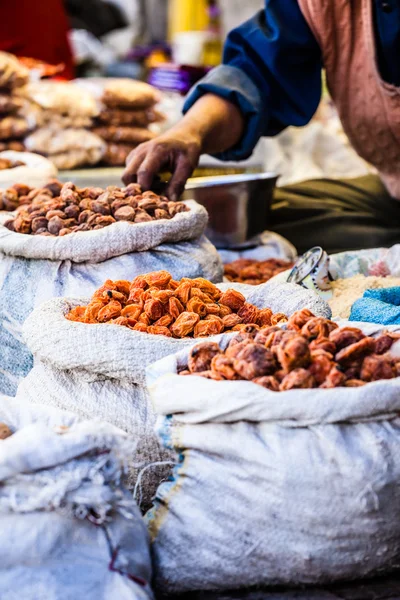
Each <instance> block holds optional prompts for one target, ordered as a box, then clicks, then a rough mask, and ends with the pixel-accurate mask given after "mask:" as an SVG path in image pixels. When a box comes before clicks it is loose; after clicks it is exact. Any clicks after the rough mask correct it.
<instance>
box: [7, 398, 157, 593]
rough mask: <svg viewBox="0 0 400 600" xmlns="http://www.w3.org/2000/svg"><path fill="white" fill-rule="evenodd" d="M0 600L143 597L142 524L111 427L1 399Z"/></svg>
mask: <svg viewBox="0 0 400 600" xmlns="http://www.w3.org/2000/svg"><path fill="white" fill-rule="evenodd" d="M0 421H2V422H5V423H6V424H7V425H8V426H9V427H10V429H11V430H12V431H13V432H14V433H13V435H12V436H11V437H10V438H8V439H6V440H4V441H2V442H0V444H1V449H0V525H1V532H2V536H1V537H2V543H1V547H0V587H1V598H2V600H15V599H16V598H17V597H18V598H30V599H31V600H39V599H40V600H76V598H87V599H88V600H114V599H115V598H118V599H121V600H151V599H152V598H153V595H152V592H151V589H150V585H149V582H150V580H151V561H150V552H149V539H148V534H147V531H146V527H145V524H144V523H143V521H142V518H141V515H140V512H139V510H138V508H137V506H136V505H135V503H134V501H133V499H132V497H131V495H130V494H129V493H128V492H127V490H126V489H125V488H124V485H123V477H124V471H125V464H126V462H127V459H128V457H129V456H130V454H131V452H132V446H133V445H134V442H133V441H132V440H129V439H128V438H127V436H126V434H124V433H123V432H121V431H119V430H118V429H116V428H115V427H113V426H111V425H109V424H106V423H100V422H95V421H92V422H79V420H78V419H77V418H76V417H74V416H73V415H71V414H68V413H64V412H62V411H59V410H55V409H51V408H48V407H39V406H37V407H33V406H30V405H29V404H26V403H24V402H17V401H16V400H15V398H12V399H11V398H8V399H7V398H5V397H2V398H1V402H0Z"/></svg>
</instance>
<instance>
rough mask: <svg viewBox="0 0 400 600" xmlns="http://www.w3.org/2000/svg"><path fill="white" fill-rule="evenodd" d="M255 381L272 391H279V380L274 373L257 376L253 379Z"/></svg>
mask: <svg viewBox="0 0 400 600" xmlns="http://www.w3.org/2000/svg"><path fill="white" fill-rule="evenodd" d="M252 381H253V383H256V384H257V385H261V386H262V387H264V388H266V389H267V390H271V392H279V381H278V380H277V379H276V377H274V376H273V375H265V376H264V377H256V378H255V379H253V380H252Z"/></svg>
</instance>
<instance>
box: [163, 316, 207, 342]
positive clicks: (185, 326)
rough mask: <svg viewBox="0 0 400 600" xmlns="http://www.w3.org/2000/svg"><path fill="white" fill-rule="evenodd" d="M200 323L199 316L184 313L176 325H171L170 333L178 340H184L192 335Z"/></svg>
mask: <svg viewBox="0 0 400 600" xmlns="http://www.w3.org/2000/svg"><path fill="white" fill-rule="evenodd" d="M199 321H200V317H199V315H197V314H196V313H192V312H187V311H185V312H183V313H181V314H180V315H179V317H178V318H177V319H176V321H175V323H173V325H171V327H170V331H171V333H172V335H173V336H175V337H177V338H183V337H186V336H187V335H189V334H190V333H192V331H193V329H194V328H195V326H196V325H197V323H198V322H199Z"/></svg>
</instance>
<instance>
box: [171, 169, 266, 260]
mask: <svg viewBox="0 0 400 600" xmlns="http://www.w3.org/2000/svg"><path fill="white" fill-rule="evenodd" d="M277 179H278V175H277V174H275V173H247V174H239V175H222V176H215V177H198V178H195V179H189V181H188V182H187V184H186V188H185V192H184V195H183V199H184V200H189V199H194V200H196V201H197V202H198V203H199V204H202V205H203V206H204V207H205V208H206V209H207V211H208V214H209V217H210V219H209V223H208V228H207V231H206V234H207V237H208V238H209V239H210V241H211V242H212V243H213V244H214V245H215V246H216V247H217V248H235V247H237V246H243V244H244V243H245V242H246V241H247V240H249V239H251V238H252V237H254V236H255V235H257V234H259V233H261V232H262V231H264V230H265V229H266V227H267V226H268V217H269V212H270V206H271V202H272V198H273V193H274V189H275V185H276V181H277Z"/></svg>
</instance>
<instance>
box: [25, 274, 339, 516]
mask: <svg viewBox="0 0 400 600" xmlns="http://www.w3.org/2000/svg"><path fill="white" fill-rule="evenodd" d="M230 287H234V288H236V290H238V289H239V290H240V291H241V292H243V294H242V293H240V292H238V291H229V288H230ZM222 290H224V291H222ZM226 290H228V291H226ZM304 305H305V306H308V307H309V308H310V309H311V310H314V311H315V312H316V313H317V314H319V315H325V316H326V315H329V314H330V312H329V308H328V306H327V305H326V303H325V302H324V301H323V300H321V299H320V298H319V297H318V296H316V295H315V294H313V293H312V292H309V291H307V290H301V289H298V288H297V287H296V286H290V285H283V286H282V285H281V286H272V287H268V284H266V285H264V286H258V287H252V286H240V285H237V286H235V285H233V286H232V285H227V284H220V285H218V286H215V285H213V284H212V283H211V282H209V281H207V280H205V279H202V278H197V279H188V278H184V279H183V280H181V281H180V282H179V281H176V280H173V279H172V278H171V275H170V274H169V273H167V272H163V271H161V272H155V273H149V274H147V275H144V276H142V277H140V276H139V277H137V278H136V279H135V280H134V281H133V282H124V281H115V282H113V281H107V282H106V283H105V284H104V286H102V287H101V288H100V289H99V290H98V291H97V292H96V293H95V295H94V297H93V298H92V300H91V301H89V299H87V300H86V301H82V300H71V299H54V300H50V301H49V302H47V303H45V304H43V305H42V306H40V307H39V308H37V309H36V310H35V311H34V312H33V313H32V314H31V316H30V317H29V318H28V319H27V321H26V323H25V325H24V338H25V340H26V342H27V344H28V347H29V350H30V351H31V352H32V354H33V356H34V358H35V366H34V368H33V370H32V371H31V372H30V374H29V375H28V377H27V378H26V379H25V380H24V381H23V382H22V383H21V385H20V386H19V389H18V394H17V397H19V396H20V395H21V396H22V397H24V398H27V399H28V400H29V401H31V402H35V403H42V404H50V405H53V406H58V407H62V408H64V409H66V410H70V411H73V412H74V413H76V414H79V415H80V416H82V417H86V418H88V417H98V418H101V419H102V420H105V421H107V422H109V423H112V424H114V425H116V426H118V427H120V428H121V429H123V430H124V431H127V432H129V433H131V434H133V436H134V438H135V439H136V440H138V447H137V452H136V453H135V456H133V457H132V463H133V464H132V486H133V485H134V484H135V483H136V477H137V474H138V473H139V472H140V468H137V467H136V465H138V464H140V465H142V466H148V465H150V464H154V463H160V462H161V463H163V462H164V461H169V460H170V455H169V453H168V451H166V450H165V449H162V447H161V446H160V443H159V440H158V438H157V436H156V434H155V432H154V424H155V415H154V411H153V408H152V405H151V402H150V400H149V397H148V392H147V389H146V385H145V370H146V367H147V366H148V365H150V364H151V363H153V362H154V361H156V360H157V359H159V358H162V357H164V356H167V355H169V354H172V353H175V352H177V351H179V350H181V349H183V348H189V347H191V346H193V345H194V344H195V343H196V341H198V339H199V338H200V339H201V338H204V337H207V338H208V339H211V340H218V339H219V338H220V337H221V334H222V332H223V331H232V330H234V331H238V330H240V329H243V328H244V329H246V328H250V329H251V330H258V329H259V328H261V327H262V326H266V325H270V324H271V323H278V322H282V321H285V320H286V319H287V317H286V316H285V315H290V314H292V313H293V312H294V311H296V310H297V309H299V308H300V307H302V306H304ZM66 317H68V318H66ZM230 335H232V333H231V334H230ZM165 472H166V469H165V467H164V465H159V464H154V466H153V467H151V468H150V467H149V468H148V470H147V471H146V472H145V473H144V475H143V478H142V479H141V481H142V483H143V485H142V486H141V489H140V490H139V489H138V497H139V496H140V495H141V496H142V498H143V503H142V502H141V504H142V505H144V504H145V503H146V502H148V500H149V499H151V497H152V495H153V493H154V492H155V490H156V488H157V485H158V483H159V482H160V479H162V478H163V476H164V475H165Z"/></svg>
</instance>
